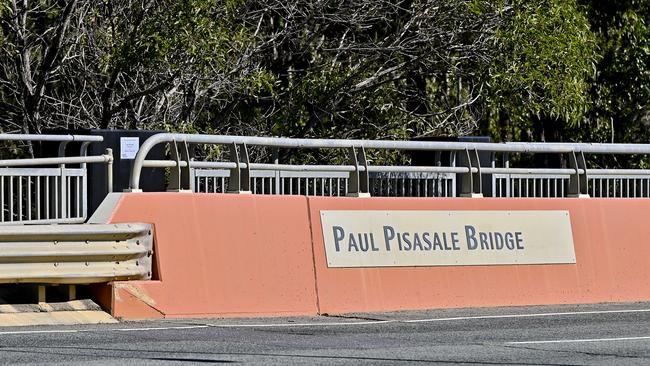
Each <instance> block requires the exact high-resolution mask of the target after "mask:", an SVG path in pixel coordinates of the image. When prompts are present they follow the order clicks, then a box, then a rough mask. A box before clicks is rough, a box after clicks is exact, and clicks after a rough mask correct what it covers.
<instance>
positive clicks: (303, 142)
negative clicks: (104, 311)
mask: <svg viewBox="0 0 650 366" xmlns="http://www.w3.org/2000/svg"><path fill="white" fill-rule="evenodd" d="M163 143H164V144H169V145H170V152H171V159H170V160H147V159H146V157H147V154H148V153H149V151H150V150H151V149H152V148H153V147H154V146H156V145H158V144H163ZM197 144H209V145H222V146H227V147H228V148H229V151H230V154H229V156H230V161H195V160H194V157H193V156H192V151H193V150H194V149H193V147H194V145H197ZM251 146H260V147H267V148H272V149H279V148H283V149H345V150H347V152H348V159H349V163H348V164H343V165H289V164H280V163H279V162H278V161H277V159H275V161H274V162H273V163H256V162H252V161H250V159H249V147H251ZM367 150H396V151H416V150H417V151H429V152H431V153H432V165H431V166H386V165H383V166H374V165H371V164H370V162H369V160H368V158H367V155H366V151H367ZM480 153H488V154H489V156H490V165H488V166H484V165H482V164H481V159H480V156H479V155H480ZM515 153H521V154H562V155H564V156H565V158H566V161H567V163H568V164H567V167H563V168H535V167H532V168H530V167H511V166H510V165H511V164H510V155H511V154H515ZM442 154H448V158H445V159H442V158H441V156H442ZM588 154H615V155H618V154H650V145H648V144H586V143H473V142H437V141H381V140H378V141H368V140H332V139H291V138H274V137H248V136H222V135H187V134H170V133H163V134H157V135H154V136H152V137H150V138H149V139H148V140H146V141H145V142H144V143H143V144H142V147H141V148H140V151H139V152H138V154H137V155H136V157H135V161H134V166H133V170H132V175H131V180H130V186H131V189H130V190H131V191H139V190H140V189H139V187H140V185H139V184H140V182H139V181H140V172H141V170H142V168H144V167H154V168H155V167H158V168H171V174H170V185H169V188H170V190H190V191H195V192H231V193H262V194H306V195H312V194H313V195H331V196H340V195H348V196H368V195H380V196H390V195H394V196H418V197H424V196H426V197H431V196H434V197H454V196H457V195H459V196H464V197H480V196H483V195H484V194H486V195H490V196H493V197H566V196H575V197H578V196H589V195H591V196H598V197H650V193H649V191H650V170H647V169H590V168H588V167H587V160H586V158H585V155H588ZM443 160H444V161H445V162H447V163H446V165H444V166H443V164H442V161H443ZM498 165H500V166H498ZM484 177H490V179H491V186H492V187H491V190H490V191H488V192H484V189H483V178H484ZM457 182H459V184H457ZM457 186H458V187H457Z"/></svg>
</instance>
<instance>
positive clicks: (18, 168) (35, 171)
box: [0, 134, 113, 225]
mask: <svg viewBox="0 0 650 366" xmlns="http://www.w3.org/2000/svg"><path fill="white" fill-rule="evenodd" d="M102 140H103V138H102V137H101V136H79V135H14V134H0V141H27V142H36V141H41V142H43V141H48V142H58V143H59V145H58V155H59V156H58V157H54V158H32V159H7V160H0V225H8V224H16V223H20V224H53V223H82V222H84V221H85V220H86V218H87V217H88V194H87V193H88V174H87V173H88V170H87V164H104V165H106V170H107V173H108V181H107V182H106V184H107V187H108V189H109V190H110V187H112V163H113V155H112V151H111V150H110V149H108V150H107V151H106V153H105V154H103V155H97V156H88V155H87V153H88V146H89V144H91V143H93V142H99V141H102ZM70 142H80V143H81V144H80V150H79V156H65V150H66V146H67V145H68V143H70Z"/></svg>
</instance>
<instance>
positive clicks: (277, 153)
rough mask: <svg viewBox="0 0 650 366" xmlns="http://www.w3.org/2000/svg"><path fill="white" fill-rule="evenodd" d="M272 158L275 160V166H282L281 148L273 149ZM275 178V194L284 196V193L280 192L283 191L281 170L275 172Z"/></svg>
mask: <svg viewBox="0 0 650 366" xmlns="http://www.w3.org/2000/svg"><path fill="white" fill-rule="evenodd" d="M272 158H273V164H275V165H278V164H280V149H279V148H277V147H275V148H273V150H272ZM274 176H275V184H274V186H275V194H282V192H280V189H281V184H280V183H281V182H280V179H282V177H281V176H280V170H279V169H276V170H275V171H274Z"/></svg>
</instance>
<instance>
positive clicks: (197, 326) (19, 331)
mask: <svg viewBox="0 0 650 366" xmlns="http://www.w3.org/2000/svg"><path fill="white" fill-rule="evenodd" d="M209 327H210V326H209V325H190V326H180V327H150V328H102V329H100V328H94V329H53V330H15V331H6V332H0V335H16V334H53V333H54V334H56V333H89V332H137V331H151V330H180V329H200V328H209Z"/></svg>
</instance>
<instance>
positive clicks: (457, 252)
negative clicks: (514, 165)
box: [320, 211, 576, 267]
mask: <svg viewBox="0 0 650 366" xmlns="http://www.w3.org/2000/svg"><path fill="white" fill-rule="evenodd" d="M320 215H321V224H322V228H323V239H324V242H325V254H326V256H327V265H328V267H405V266H465V265H497V264H556V263H576V257H575V250H574V247H573V234H572V231H571V220H570V217H569V212H568V211H321V212H320Z"/></svg>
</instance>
